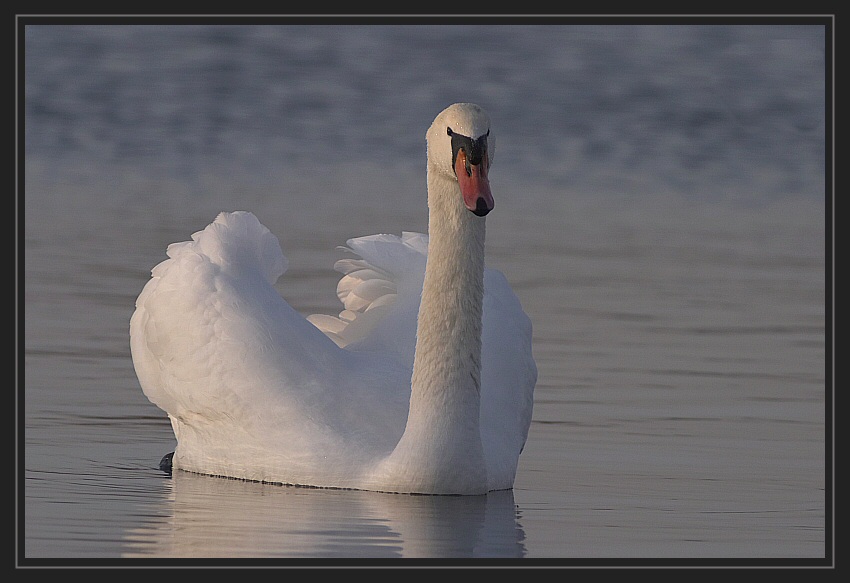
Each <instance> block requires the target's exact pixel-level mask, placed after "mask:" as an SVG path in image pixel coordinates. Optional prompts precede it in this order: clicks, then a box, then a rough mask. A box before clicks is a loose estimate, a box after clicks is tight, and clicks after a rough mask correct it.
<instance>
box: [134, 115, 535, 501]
mask: <svg viewBox="0 0 850 583" xmlns="http://www.w3.org/2000/svg"><path fill="white" fill-rule="evenodd" d="M488 134H489V120H488V119H487V116H486V114H485V113H484V112H483V111H482V110H481V109H480V108H478V107H477V106H474V105H471V104H456V105H453V106H451V107H449V108H447V109H446V110H444V111H443V112H442V113H441V114H440V115H439V116H438V117H437V119H436V120H435V121H434V124H433V125H432V126H431V128H430V129H429V130H428V135H427V139H428V206H429V211H430V215H429V236H425V235H418V234H413V233H405V234H404V235H403V236H402V237H395V236H391V235H375V236H371V237H361V238H359V239H352V240H349V241H348V245H349V248H350V249H351V250H352V251H353V252H354V253H356V254H357V255H359V257H360V258H359V259H354V260H352V259H348V260H342V261H340V262H338V264H337V269H339V270H340V271H343V272H344V273H345V274H346V275H345V276H344V277H343V279H342V280H341V281H340V284H339V287H338V293H339V296H340V299H342V301H343V303H344V305H345V308H346V309H345V310H344V311H343V312H342V313H341V314H340V317H339V318H336V317H331V316H322V315H315V316H311V317H310V318H309V319H305V318H304V317H302V316H301V315H300V314H298V313H297V312H296V311H295V310H294V309H293V308H292V307H290V306H289V305H288V304H287V303H286V302H285V301H284V300H283V299H282V298H281V297H280V296H279V295H278V293H277V292H276V290H275V289H274V287H273V284H274V282H275V281H276V280H277V278H278V277H279V276H280V275H281V274H282V273H283V272H284V270H285V269H286V259H285V257H284V256H283V254H282V253H281V251H280V246H279V243H278V241H277V239H276V238H275V237H274V236H273V235H272V234H271V233H270V232H269V231H268V229H266V228H265V227H263V226H262V225H261V224H260V223H259V222H258V221H257V219H256V218H255V217H254V216H253V215H251V214H250V213H244V212H239V213H229V214H227V213H222V214H221V215H219V217H218V218H216V220H215V222H214V223H213V224H211V225H209V226H208V227H207V228H206V229H204V231H202V232H199V233H196V234H194V235H193V236H192V239H193V240H192V241H189V242H185V243H176V244H173V245H171V246H170V247H169V248H168V255H169V257H170V258H169V259H168V260H166V261H164V262H163V263H161V264H160V265H158V266H157V267H155V268H154V269H153V271H152V275H153V277H152V278H151V280H150V281H149V282H148V284H147V285H146V286H145V289H144V290H143V291H142V293H141V294H140V296H139V298H138V300H137V302H136V306H137V309H136V312H135V313H134V315H133V318H132V320H131V323H130V337H131V349H132V353H133V361H134V364H135V367H136V371H137V374H138V376H139V380H140V383H141V385H142V389H143V390H144V392H145V394H146V395H147V396H148V398H149V399H150V400H151V401H152V402H153V403H154V404H156V405H158V406H159V407H160V408H162V409H163V410H165V411H166V412H167V413H168V416H169V418H170V419H171V423H172V427H173V429H174V433H175V436H176V437H177V442H178V445H177V448H176V450H175V453H174V457H173V460H172V463H173V467H174V468H176V469H184V470H189V471H194V472H199V473H204V474H213V475H222V476H229V477H236V478H244V479H249V480H261V481H268V482H281V483H285V484H300V485H309V486H320V487H339V488H358V489H367V490H380V491H389V492H416V493H429V494H480V493H485V492H487V491H490V490H500V489H508V488H511V487H512V486H513V481H514V477H515V474H516V467H517V462H518V457H519V454H520V451H521V450H522V447H523V445H524V443H525V440H526V436H527V433H528V427H529V424H530V421H531V410H532V393H533V389H534V384H535V382H536V377H537V370H536V367H535V364H534V360H533V358H532V355H531V324H530V321H529V320H528V318H527V316H526V315H525V314H524V313H523V311H522V308H521V306H520V305H519V301H518V300H517V298H516V296H515V295H514V294H513V292H512V291H511V289H510V287H509V286H508V284H507V281H506V280H505V278H504V276H503V275H502V274H500V273H499V272H497V271H494V270H485V268H484V232H485V228H484V225H485V219H484V216H483V215H486V214H487V212H489V210H490V209H491V208H492V207H493V199H492V196H491V195H490V190H489V182H488V181H487V169H488V167H489V163H490V160H491V157H492V138H489V140H490V145H489V148H488V137H487V136H488ZM470 211H472V212H470Z"/></svg>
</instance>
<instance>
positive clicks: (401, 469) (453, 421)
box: [386, 167, 487, 494]
mask: <svg viewBox="0 0 850 583" xmlns="http://www.w3.org/2000/svg"><path fill="white" fill-rule="evenodd" d="M428 208H429V225H428V230H429V244H428V261H427V267H426V270H425V282H424V286H423V289H422V301H421V305H420V308H419V321H418V328H417V335H416V355H415V360H414V364H413V376H412V381H411V396H410V410H409V413H408V419H407V425H406V428H405V432H404V435H403V436H402V438H401V440H400V441H399V443H398V445H397V446H396V449H395V450H394V451H393V453H392V454H391V455H390V457H389V458H388V460H387V466H386V467H387V468H388V469H389V472H390V473H391V474H392V475H393V480H391V481H395V482H397V483H398V487H399V489H404V490H405V491H422V492H431V493H446V494H473V493H483V492H486V491H487V470H486V467H485V464H484V453H483V448H482V445H481V434H480V431H479V410H480V389H481V330H482V312H483V302H484V235H485V227H484V224H485V220H484V218H483V217H478V216H475V215H474V214H473V213H471V212H470V211H469V210H467V209H466V207H465V206H464V204H463V200H462V197H461V193H460V189H459V187H458V184H457V182H456V181H453V180H451V179H449V178H447V177H445V176H444V175H442V174H440V173H439V172H437V171H435V170H433V169H432V168H430V167H429V169H428Z"/></svg>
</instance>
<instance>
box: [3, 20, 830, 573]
mask: <svg viewBox="0 0 850 583" xmlns="http://www.w3.org/2000/svg"><path fill="white" fill-rule="evenodd" d="M25 41H26V51H27V53H26V88H25V89H26V103H25V106H26V151H25V154H26V182H25V186H26V195H25V198H24V201H23V205H22V209H21V210H22V211H23V212H24V214H25V231H24V233H23V235H24V237H23V244H24V260H25V273H24V275H25V281H24V297H23V300H24V303H23V309H24V332H25V336H24V345H23V347H22V348H23V356H24V369H23V380H24V383H23V387H22V392H21V393H20V400H19V406H23V407H24V413H25V426H24V427H23V428H22V429H23V442H24V458H23V465H24V470H25V473H24V480H23V491H22V492H21V494H22V496H21V502H20V510H21V511H22V512H21V515H20V517H19V518H21V519H22V520H21V523H22V525H23V536H22V537H21V538H20V539H19V540H18V545H19V548H20V549H21V551H22V552H21V554H20V558H23V559H25V560H37V559H55V560H57V562H59V563H60V564H61V563H62V561H63V560H65V559H71V558H81V559H86V560H92V561H94V560H97V559H104V558H105V559H128V560H129V561H128V564H148V563H147V561H146V560H147V559H160V558H164V557H186V558H197V559H201V560H203V559H205V558H212V557H225V558H230V557H233V558H248V559H255V558H256V559H259V558H300V559H306V560H308V561H314V560H315V561H321V560H323V559H328V558H341V559H344V560H345V559H356V558H368V559H383V558H437V559H440V558H449V557H461V558H501V559H513V558H517V559H520V558H523V559H562V560H565V561H569V560H571V559H580V558H582V559H592V560H593V559H597V560H599V561H605V560H607V559H611V558H620V559H627V560H628V559H637V558H651V559H665V558H684V559H694V560H695V561H696V562H697V563H699V561H700V560H705V559H721V560H723V559H730V558H745V559H759V560H764V561H765V562H767V563H769V562H770V561H771V560H773V559H780V558H799V559H817V558H822V557H824V556H825V553H826V552H827V549H826V546H825V545H826V541H827V532H826V530H825V526H826V520H827V516H826V512H827V506H826V503H825V502H826V496H827V494H828V490H827V484H826V482H825V463H824V462H825V449H824V443H825V417H824V411H825V387H826V381H827V379H826V376H825V358H826V356H825V355H826V343H825V304H824V297H825V293H826V289H825V269H826V266H825V257H824V249H825V229H824V225H825V220H824V217H825V204H824V200H825V197H824V156H825V152H824V74H823V73H824V32H823V28H822V27H820V26H793V27H792V26H743V27H725V26H700V25H695V26H684V27H678V26H625V27H621V26H543V27H529V26H499V27H494V26H484V27H476V26H471V27H466V26H464V27H456V26H419V25H417V26H384V27H364V26H309V27H308V26H303V25H302V26H289V27H287V26H261V27H251V26H245V27H242V26H240V27H233V26H225V27H210V26H198V27H186V26H129V27H124V26H55V25H51V26H44V25H41V26H30V27H28V28H27V31H26V35H25ZM458 46H463V50H460V51H459V50H458V48H457V47H458ZM460 100H468V101H475V102H478V103H481V104H482V105H484V106H485V107H486V108H487V109H488V110H489V111H490V114H491V117H492V118H493V126H494V133H495V135H496V140H497V141H496V148H497V151H496V160H495V164H494V166H493V170H492V173H491V182H492V186H493V191H494V195H495V197H496V201H497V206H496V210H495V211H494V212H493V213H492V214H491V215H490V216H488V219H487V221H488V225H487V228H488V233H487V236H488V243H487V245H488V248H487V249H488V251H487V252H488V263H489V265H490V266H492V267H496V268H498V269H501V270H502V271H503V272H505V274H506V275H507V277H508V279H509V280H510V281H511V283H512V285H513V286H514V289H515V291H516V292H517V294H518V295H519V297H520V300H521V301H522V303H523V306H524V307H525V309H526V311H527V312H528V314H529V316H530V317H531V319H532V321H533V324H534V353H535V358H536V360H537V364H538V367H539V371H540V376H539V382H538V385H537V389H536V391H535V409H534V418H533V422H532V425H531V431H530V435H529V440H528V444H527V446H526V448H525V451H524V452H523V454H522V456H521V458H520V466H519V471H518V475H517V479H516V486H515V488H514V490H513V491H512V492H501V493H494V494H491V495H488V496H485V497H430V496H406V495H404V496H399V495H388V494H379V493H371V492H356V491H337V490H319V489H307V488H288V487H281V486H273V485H267V484H258V483H247V482H242V481H237V480H228V479H219V478H210V477H205V476H198V475H193V474H188V473H184V472H177V473H176V474H175V475H174V476H172V477H170V478H169V477H167V476H165V475H163V474H162V473H161V472H160V471H159V470H158V469H157V464H158V461H159V459H160V457H161V456H162V455H163V454H165V453H167V452H169V451H172V449H173V447H174V445H175V442H174V438H173V434H172V432H171V428H170V424H169V423H168V420H167V418H166V417H165V414H164V413H163V412H162V411H160V410H159V409H158V408H156V407H155V406H153V405H152V404H150V403H149V402H148V401H147V399H146V398H145V397H144V395H143V394H142V392H141V389H140V387H139V385H138V382H137V380H136V377H135V373H134V371H133V366H132V362H131V360H130V353H129V339H128V326H129V318H130V315H131V314H132V311H133V309H134V301H135V298H136V296H137V295H138V293H139V292H140V291H141V289H142V287H143V286H144V284H145V282H146V281H147V279H148V277H149V274H150V269H151V268H152V267H153V266H154V265H155V264H156V263H158V262H160V261H161V260H163V259H164V258H165V247H166V246H167V245H168V244H169V243H171V242H175V241H181V240H185V239H187V238H188V236H189V235H190V234H191V233H193V232H194V231H197V230H200V229H202V228H203V227H204V226H205V225H206V224H207V223H209V222H210V221H212V219H213V218H214V217H215V215H216V213H218V212H219V211H221V210H236V209H245V210H251V211H253V212H254V213H255V214H256V215H257V216H258V217H259V218H260V220H261V221H262V222H264V224H266V226H268V227H269V228H270V229H271V231H272V232H273V233H275V234H277V235H278V237H279V238H280V240H281V246H282V248H283V250H284V252H285V253H286V255H287V256H288V257H289V259H290V269H289V271H288V272H287V273H286V274H285V275H284V276H283V277H282V278H281V280H280V281H279V282H278V289H279V290H280V292H281V294H282V295H283V296H284V297H285V298H286V299H287V300H288V301H289V302H290V303H291V304H292V305H293V306H295V307H296V308H297V309H298V310H300V311H301V312H303V313H304V314H310V313H314V312H323V313H335V312H337V311H338V310H339V304H338V300H337V298H336V294H335V286H336V281H337V274H336V273H335V272H334V271H333V269H332V266H333V263H334V261H335V260H336V259H338V258H339V257H340V254H339V251H337V250H336V246H337V245H340V244H343V243H344V242H345V240H346V239H347V238H349V237H352V236H359V235H365V234H371V233H378V232H390V233H399V232H400V231H402V230H418V231H424V230H425V228H426V225H427V214H426V213H427V208H426V206H425V199H424V193H425V174H424V164H425V152H424V133H425V129H426V128H427V127H428V125H429V124H430V121H431V120H432V119H433V117H434V115H435V114H436V113H437V112H438V111H439V110H440V109H442V108H443V107H444V106H445V105H448V104H449V103H451V102H453V101H460ZM153 564H156V563H153ZM524 564H533V561H525V562H524Z"/></svg>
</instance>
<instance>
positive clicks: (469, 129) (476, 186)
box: [426, 103, 493, 217]
mask: <svg viewBox="0 0 850 583" xmlns="http://www.w3.org/2000/svg"><path fill="white" fill-rule="evenodd" d="M426 140H427V142H428V164H429V165H430V168H429V171H436V172H439V173H441V174H443V175H444V176H446V177H447V178H449V179H451V180H455V181H457V183H458V186H459V188H460V192H461V196H462V197H463V203H464V205H466V208H467V209H469V210H470V211H472V212H473V213H475V214H476V215H478V216H479V217H483V216H484V215H486V214H487V213H489V212H490V211H491V210H493V195H492V194H491V193H490V181H489V179H488V178H487V172H488V171H489V169H490V163H491V162H492V161H493V133H492V132H491V131H490V118H489V117H488V116H487V112H486V111H484V110H483V109H481V107H479V106H477V105H475V104H474V103H455V104H454V105H450V106H449V107H447V108H446V109H444V110H443V111H441V112H440V115H438V116H437V118H436V119H435V120H434V123H432V124H431V127H430V128H429V129H428V133H427V134H426Z"/></svg>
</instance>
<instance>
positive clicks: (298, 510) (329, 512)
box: [124, 471, 525, 558]
mask: <svg viewBox="0 0 850 583" xmlns="http://www.w3.org/2000/svg"><path fill="white" fill-rule="evenodd" d="M165 486H166V489H165V490H164V493H165V499H164V500H162V502H161V504H162V506H161V507H159V508H157V509H156V510H154V511H153V512H151V513H150V514H151V520H150V521H149V524H148V526H145V527H142V528H138V529H134V530H133V531H132V532H129V533H127V536H126V537H125V538H126V540H127V552H126V553H125V554H124V556H126V557H151V556H158V557H299V558H327V557H337V558H339V557H350V558H360V557H377V558H397V557H402V558H409V557H429V558H430V557H435V558H442V557H522V556H523V555H524V554H525V546H524V543H523V539H524V538H525V535H524V533H523V531H522V527H521V526H520V524H519V522H518V517H517V512H516V506H515V504H514V497H513V492H512V491H510V490H507V491H503V492H492V493H490V494H488V495H486V496H411V495H406V494H404V495H398V494H382V493H377V492H362V491H352V490H322V489H312V488H293V487H285V486H276V485H271V484H259V483H256V482H244V481H241V480H231V479H226V478H212V477H209V476H201V475H196V474H191V473H187V472H182V471H177V472H174V475H173V477H172V478H171V480H165Z"/></svg>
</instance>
